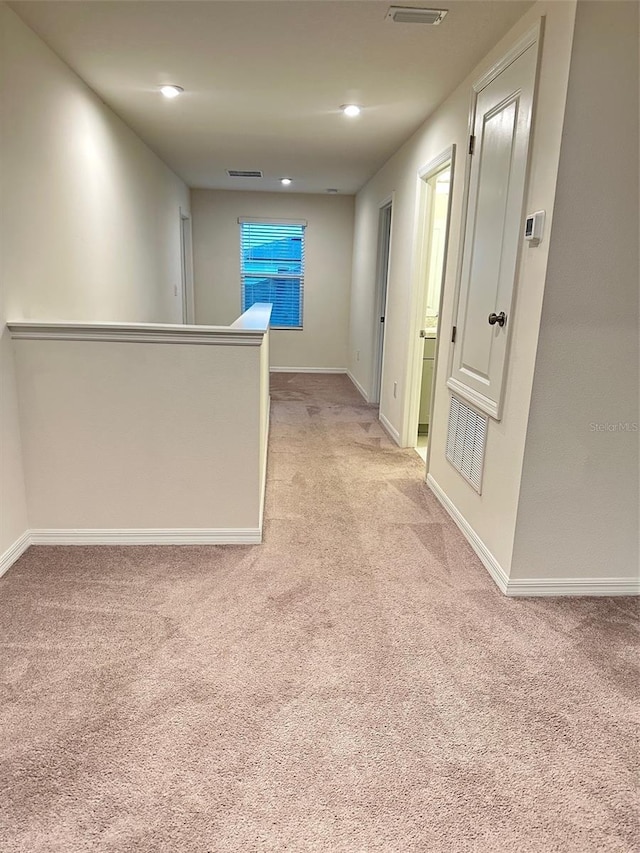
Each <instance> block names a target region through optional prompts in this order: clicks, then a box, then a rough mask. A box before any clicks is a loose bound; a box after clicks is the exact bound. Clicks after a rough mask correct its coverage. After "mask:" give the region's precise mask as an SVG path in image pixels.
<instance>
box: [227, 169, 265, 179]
mask: <svg viewBox="0 0 640 853" xmlns="http://www.w3.org/2000/svg"><path fill="white" fill-rule="evenodd" d="M227 175H229V177H230V178H261V177H262V172H260V171H258V170H257V169H249V170H246V169H227Z"/></svg>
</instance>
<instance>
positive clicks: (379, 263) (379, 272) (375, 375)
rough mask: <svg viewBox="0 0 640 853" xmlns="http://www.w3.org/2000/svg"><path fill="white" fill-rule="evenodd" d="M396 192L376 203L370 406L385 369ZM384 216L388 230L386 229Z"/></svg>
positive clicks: (379, 390) (375, 400)
mask: <svg viewBox="0 0 640 853" xmlns="http://www.w3.org/2000/svg"><path fill="white" fill-rule="evenodd" d="M394 196H395V192H392V193H391V195H389V196H387V197H386V198H385V199H384V200H383V201H380V202H378V247H377V254H376V297H375V305H374V308H375V314H374V320H373V336H374V339H373V347H372V351H373V361H372V366H371V395H370V398H369V401H368V402H369V403H371V404H373V405H376V406H379V405H380V399H381V397H382V376H383V367H384V363H383V362H384V338H385V334H386V325H385V327H384V328H381V326H382V325H383V322H382V321H381V320H380V318H381V317H384V318H385V319H384V323H385V324H386V317H387V295H388V292H389V267H390V264H391V243H392V240H393V205H394ZM387 216H388V217H389V227H388V229H387V228H386V227H385V225H386V220H387Z"/></svg>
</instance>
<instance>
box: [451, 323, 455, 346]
mask: <svg viewBox="0 0 640 853" xmlns="http://www.w3.org/2000/svg"><path fill="white" fill-rule="evenodd" d="M455 342H456V326H454V327H453V329H452V330H451V343H452V344H455Z"/></svg>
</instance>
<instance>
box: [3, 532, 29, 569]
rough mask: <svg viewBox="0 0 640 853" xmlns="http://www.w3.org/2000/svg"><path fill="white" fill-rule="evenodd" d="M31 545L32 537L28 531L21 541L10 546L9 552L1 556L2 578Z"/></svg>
mask: <svg viewBox="0 0 640 853" xmlns="http://www.w3.org/2000/svg"><path fill="white" fill-rule="evenodd" d="M29 545H31V535H30V532H29V531H28V530H25V532H24V533H23V534H22V536H20V538H19V539H16V541H15V542H14V543H13V545H10V546H9V547H8V548H7V550H6V551H5V552H4V553H3V554H1V555H0V577H2V575H3V574H4V573H5V572H6V571H8V570H9V569H10V568H11V566H12V565H13V564H14V563H15V561H16V560H17V559H18V558H19V557H21V556H22V555H23V554H24V552H25V551H26V550H27V548H28V547H29Z"/></svg>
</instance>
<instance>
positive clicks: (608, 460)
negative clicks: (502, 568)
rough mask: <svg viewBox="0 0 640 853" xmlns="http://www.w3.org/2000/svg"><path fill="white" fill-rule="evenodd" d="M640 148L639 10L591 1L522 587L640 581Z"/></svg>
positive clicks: (523, 519) (520, 526)
mask: <svg viewBox="0 0 640 853" xmlns="http://www.w3.org/2000/svg"><path fill="white" fill-rule="evenodd" d="M638 148H639V139H638V5H637V4H636V3H626V2H590V3H579V4H578V12H577V16H576V26H575V38H574V46H573V54H572V59H571V72H570V76H569V93H568V98H567V112H566V116H565V125H564V133H563V140H562V153H561V158H560V170H559V174H558V190H557V196H556V206H555V215H554V228H553V233H552V235H551V247H550V251H549V265H548V272H547V284H546V288H545V293H544V302H543V309H542V325H541V329H540V339H539V343H538V353H537V359H536V370H535V379H534V384H533V396H532V400H531V413H530V417H529V424H528V430H527V440H526V449H525V455H524V469H523V474H522V486H521V492H520V503H519V507H518V518H517V525H516V538H515V544H514V554H513V566H512V573H511V574H512V577H515V578H541V577H551V578H573V577H584V578H624V577H627V578H629V577H633V576H636V577H637V574H638V569H639V565H640V564H639V560H638V471H639V470H640V468H639V464H638V437H639V434H640V433H638V432H637V431H633V429H634V428H633V424H636V427H635V429H636V430H637V429H638V426H637V425H638V422H639V421H640V416H639V412H638V344H639V338H640V332H639V329H638V282H639V280H640V270H639V267H638V232H639V226H640V223H639V221H638ZM621 423H622V424H627V425H629V428H630V430H631V431H625V430H624V429H620V428H619V426H618V425H619V424H621Z"/></svg>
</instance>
